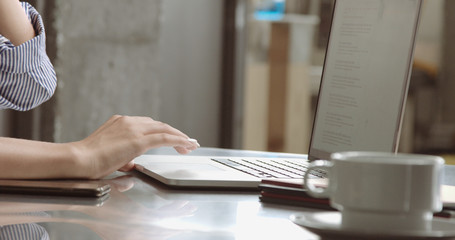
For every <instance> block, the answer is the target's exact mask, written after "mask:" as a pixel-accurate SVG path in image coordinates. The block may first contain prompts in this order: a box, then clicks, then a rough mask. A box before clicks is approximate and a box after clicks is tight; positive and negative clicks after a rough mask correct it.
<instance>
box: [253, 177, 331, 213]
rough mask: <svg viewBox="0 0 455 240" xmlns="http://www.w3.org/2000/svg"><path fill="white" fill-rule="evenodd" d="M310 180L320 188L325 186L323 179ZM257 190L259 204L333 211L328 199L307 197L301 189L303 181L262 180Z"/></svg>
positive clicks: (304, 190) (302, 188) (305, 192)
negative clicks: (259, 193) (258, 191)
mask: <svg viewBox="0 0 455 240" xmlns="http://www.w3.org/2000/svg"><path fill="white" fill-rule="evenodd" d="M312 180H314V181H315V182H316V183H315V184H316V185H319V186H321V187H323V186H325V185H326V182H325V180H324V179H312ZM259 189H260V190H261V196H260V197H259V199H260V200H261V202H265V203H276V204H284V205H291V206H300V207H308V208H318V209H325V210H335V209H333V208H332V207H331V206H330V203H329V199H328V198H314V197H312V196H310V195H308V193H307V190H306V189H304V187H303V179H263V180H262V181H261V184H259Z"/></svg>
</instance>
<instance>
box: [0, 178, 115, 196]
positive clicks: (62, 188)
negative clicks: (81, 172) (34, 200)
mask: <svg viewBox="0 0 455 240" xmlns="http://www.w3.org/2000/svg"><path fill="white" fill-rule="evenodd" d="M110 191H111V186H110V185H109V184H107V183H104V182H101V181H66V180H60V181H48V180H38V181H36V180H33V181H29V180H0V194H7V193H8V194H33V195H54V196H75V197H102V196H104V195H106V194H107V193H109V192H110Z"/></svg>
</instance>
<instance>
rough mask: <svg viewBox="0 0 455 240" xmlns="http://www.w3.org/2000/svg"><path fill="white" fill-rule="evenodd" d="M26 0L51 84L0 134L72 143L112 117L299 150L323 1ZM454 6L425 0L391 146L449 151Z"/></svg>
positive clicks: (6, 117)
mask: <svg viewBox="0 0 455 240" xmlns="http://www.w3.org/2000/svg"><path fill="white" fill-rule="evenodd" d="M29 2H30V3H31V4H32V5H34V6H35V7H36V8H37V9H38V11H39V12H40V13H41V14H42V16H43V18H44V21H45V26H46V33H47V52H48V55H49V57H50V58H51V61H52V62H53V64H54V67H55V69H56V72H57V76H58V80H59V81H58V89H57V92H56V94H55V95H54V97H53V98H52V99H51V100H50V101H48V102H46V103H45V104H43V105H42V106H40V107H39V108H37V109H35V110H33V111H29V112H16V111H2V112H0V114H1V115H0V120H1V121H0V125H1V126H2V127H1V128H0V130H1V131H0V132H1V134H2V136H10V137H19V138H27V139H36V140H44V141H52V142H68V141H77V140H80V139H83V138H85V137H86V136H88V135H89V134H90V133H91V132H93V131H94V130H95V129H96V128H98V127H99V126H100V125H101V124H102V123H103V122H105V121H106V120H107V119H108V118H109V117H110V116H112V115H114V114H122V115H141V116H150V117H152V118H154V119H157V120H160V121H163V122H166V123H169V124H170V125H172V126H174V127H176V128H178V129H180V130H182V131H183V132H185V133H187V134H188V135H189V136H191V137H193V138H196V139H198V140H199V142H200V143H201V145H202V146H205V147H222V148H237V149H250V150H269V151H279V152H281V151H285V152H295V153H306V152H307V148H308V140H309V137H310V134H311V132H310V129H311V124H312V118H313V111H314V104H315V99H316V97H317V92H318V88H319V81H320V77H321V71H322V64H323V61H324V54H325V46H326V44H327V39H328V34H329V27H330V21H331V11H332V7H333V3H334V1H333V0H186V1H181V0H130V1H122V0H46V1H39V0H30V1H29ZM453 12H455V1H453V0H452V1H450V0H431V1H430V0H426V1H425V2H424V6H423V9H422V18H421V22H420V28H419V33H418V39H417V46H416V52H415V62H414V68H413V73H412V77H411V85H410V91H409V97H408V101H407V106H406V115H405V120H404V124H403V131H402V136H401V143H400V151H401V152H418V153H438V154H450V153H453V152H455V111H454V110H455V107H453V106H452V104H453V103H455V94H454V92H455V68H454V67H453V66H452V65H454V64H455V47H453V46H452V43H453V42H455V28H454V27H451V26H450V24H449V23H450V22H454V20H455V19H453V18H455V16H453V14H451V13H453ZM392 57H393V56H391V58H392ZM272 83H273V84H275V85H273V86H272V85H271V84H272Z"/></svg>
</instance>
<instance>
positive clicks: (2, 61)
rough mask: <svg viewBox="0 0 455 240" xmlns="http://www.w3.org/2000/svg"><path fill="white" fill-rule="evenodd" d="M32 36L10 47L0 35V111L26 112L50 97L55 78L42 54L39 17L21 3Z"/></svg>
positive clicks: (43, 38) (45, 56) (44, 40)
mask: <svg viewBox="0 0 455 240" xmlns="http://www.w3.org/2000/svg"><path fill="white" fill-rule="evenodd" d="M21 5H22V7H23V8H24V10H25V12H26V13H27V15H28V17H29V19H30V21H31V23H32V25H33V28H34V29H35V32H36V36H35V37H34V38H33V39H31V40H29V41H27V42H25V43H23V44H21V45H19V46H14V45H13V44H12V43H11V42H10V41H9V40H8V39H7V38H5V37H4V36H2V35H0V109H2V108H3V109H4V108H10V109H14V110H18V111H26V110H30V109H32V108H34V107H36V106H38V105H40V104H41V103H43V102H45V101H47V100H48V99H49V98H51V97H52V95H53V94H54V91H55V88H56V86H57V77H56V74H55V70H54V67H53V66H52V64H51V62H50V60H49V57H48V56H47V54H46V36H45V31H44V25H43V20H42V19H41V16H40V15H39V13H38V12H37V11H36V9H35V8H33V7H32V6H31V5H30V4H28V3H21Z"/></svg>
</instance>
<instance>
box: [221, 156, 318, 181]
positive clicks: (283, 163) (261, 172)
mask: <svg viewBox="0 0 455 240" xmlns="http://www.w3.org/2000/svg"><path fill="white" fill-rule="evenodd" d="M212 160H213V161H216V162H218V163H221V164H223V165H225V166H228V167H232V168H235V169H237V170H239V171H242V172H244V173H248V174H250V175H253V176H255V177H258V178H303V176H304V174H305V172H306V170H307V169H308V166H307V164H308V162H306V161H303V160H302V159H269V158H267V159H261V158H257V159H256V158H254V159H253V158H248V159H241V158H236V159H234V158H212ZM311 175H312V176H313V177H316V178H323V177H324V176H325V173H324V172H323V171H321V170H316V171H312V173H311Z"/></svg>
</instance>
